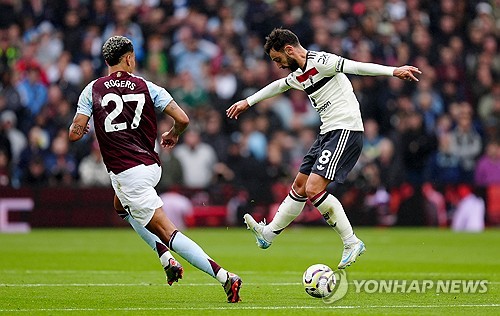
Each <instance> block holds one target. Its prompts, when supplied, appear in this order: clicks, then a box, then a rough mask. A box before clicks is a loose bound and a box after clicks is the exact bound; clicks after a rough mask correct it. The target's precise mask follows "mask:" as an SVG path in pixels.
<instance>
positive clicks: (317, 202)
mask: <svg viewBox="0 0 500 316" xmlns="http://www.w3.org/2000/svg"><path fill="white" fill-rule="evenodd" d="M311 202H312V203H313V204H314V206H316V208H317V209H318V210H319V211H320V213H321V214H322V215H323V218H324V219H325V220H326V222H327V223H328V225H330V226H331V227H332V228H333V229H334V230H335V231H336V232H337V233H338V234H339V235H340V238H342V241H343V243H344V245H347V244H352V243H355V242H357V241H358V238H357V237H356V235H354V232H353V230H352V226H351V223H350V222H349V219H348V218H347V215H346V214H345V211H344V208H343V207H342V204H341V203H340V201H339V200H338V199H337V198H336V197H334V196H333V195H331V194H329V193H328V192H326V191H323V192H321V193H319V194H317V195H316V196H315V197H313V198H312V199H311Z"/></svg>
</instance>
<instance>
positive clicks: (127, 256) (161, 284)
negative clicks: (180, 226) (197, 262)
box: [0, 227, 500, 315]
mask: <svg viewBox="0 0 500 316" xmlns="http://www.w3.org/2000/svg"><path fill="white" fill-rule="evenodd" d="M356 232H357V235H358V236H359V237H360V238H362V239H363V240H364V242H365V244H366V247H367V252H366V253H365V254H364V255H363V256H361V257H360V258H359V259H358V261H357V262H356V263H355V264H353V265H352V266H351V267H349V268H348V269H347V277H348V280H349V283H348V284H349V288H348V292H347V295H346V296H345V297H344V298H342V299H341V300H339V301H336V302H334V303H331V304H326V303H325V302H323V301H322V300H321V299H314V298H312V297H310V296H308V295H307V294H306V293H305V292H304V289H303V286H302V284H301V281H302V273H303V271H304V270H305V269H306V268H307V267H308V266H309V265H311V264H314V263H325V264H328V265H329V266H330V267H332V268H334V267H336V265H337V263H338V261H339V259H340V255H341V252H342V249H341V242H340V240H339V238H338V236H337V234H336V233H335V232H334V231H332V230H331V229H330V228H328V227H324V228H323V227H321V228H304V227H292V228H289V229H287V230H286V231H284V232H283V234H282V235H281V236H279V237H278V238H277V239H276V240H275V243H274V244H273V246H272V247H271V248H269V249H267V250H261V249H258V248H257V246H256V245H255V241H254V239H253V236H252V235H251V233H250V232H249V231H247V230H245V229H243V228H227V229H224V228H221V229H191V230H188V231H186V232H185V234H186V235H188V236H189V237H191V238H192V239H193V240H195V241H196V242H198V243H199V244H200V245H201V246H202V247H203V248H204V249H205V251H206V252H207V253H208V254H209V255H210V256H211V257H212V258H214V259H215V260H216V261H217V262H218V263H219V264H221V265H222V266H223V267H225V268H226V269H228V270H230V271H234V272H236V273H238V274H239V275H240V276H241V278H242V279H243V286H242V289H241V296H242V299H243V301H242V302H241V303H239V304H228V303H226V302H225V294H224V292H223V290H222V287H221V286H220V285H219V284H218V283H217V282H215V281H214V280H213V279H212V278H210V277H209V276H208V275H206V274H204V273H202V272H200V271H198V270H196V269H195V268H193V267H192V266H190V265H189V264H188V263H187V262H185V261H183V260H182V259H181V260H180V261H181V263H182V264H183V265H184V267H185V276H184V279H182V280H181V281H180V282H179V283H175V284H174V285H173V286H172V287H169V286H167V285H166V283H165V276H164V273H163V271H162V269H161V266H160V264H159V261H158V259H157V257H156V256H155V254H154V252H152V251H151V250H150V249H149V247H148V246H147V245H146V244H145V243H144V242H143V241H142V240H141V239H140V238H139V236H137V235H136V234H135V233H134V232H133V230H132V229H118V228H117V229H52V230H46V229H43V230H42V229H36V230H33V231H32V232H31V233H29V234H0V314H5V315H20V314H29V315H224V314H226V315H227V314H232V315H306V314H312V315H320V314H328V315H429V314H433V315H500V230H498V229H489V230H487V231H486V232H484V233H481V234H467V233H455V232H451V231H449V230H438V229H430V228H419V229H417V228H407V229H403V228H390V229H377V228H358V229H356ZM360 280H408V281H411V280H419V282H423V280H436V281H437V280H487V281H488V284H487V292H486V293H475V294H471V293H454V294H453V293H437V292H436V291H435V290H433V289H432V290H427V291H426V292H425V293H417V292H416V291H413V292H410V293H400V292H399V293H385V292H384V293H379V292H375V293H368V292H366V291H360V292H359V293H356V290H355V284H354V281H360Z"/></svg>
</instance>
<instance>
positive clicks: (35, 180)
mask: <svg viewBox="0 0 500 316" xmlns="http://www.w3.org/2000/svg"><path fill="white" fill-rule="evenodd" d="M21 183H22V184H23V185H26V186H28V187H40V188H41V187H45V186H47V185H48V184H49V176H48V172H47V169H46V168H45V163H44V158H43V157H42V156H40V155H35V156H32V157H31V159H30V161H29V162H28V167H27V170H26V172H25V173H23V177H22V179H21Z"/></svg>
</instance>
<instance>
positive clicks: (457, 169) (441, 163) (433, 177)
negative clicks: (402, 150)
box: [424, 133, 463, 188]
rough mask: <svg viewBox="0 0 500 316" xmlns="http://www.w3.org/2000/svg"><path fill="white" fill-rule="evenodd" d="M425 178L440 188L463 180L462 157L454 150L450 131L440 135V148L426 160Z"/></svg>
mask: <svg viewBox="0 0 500 316" xmlns="http://www.w3.org/2000/svg"><path fill="white" fill-rule="evenodd" d="M424 179H425V181H428V182H431V183H434V184H435V185H437V187H438V188H443V187H444V186H445V185H446V184H454V183H459V182H460V181H462V179H463V172H462V167H461V164H460V157H459V156H458V155H456V154H455V153H454V152H452V147H451V134H450V133H444V134H441V135H439V136H438V149H437V151H436V152H435V153H433V154H432V155H431V156H430V157H429V159H428V161H427V162H426V167H425V171H424Z"/></svg>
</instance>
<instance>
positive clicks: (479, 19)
mask: <svg viewBox="0 0 500 316" xmlns="http://www.w3.org/2000/svg"><path fill="white" fill-rule="evenodd" d="M280 26H282V27H285V28H289V29H291V30H292V31H293V32H295V33H296V34H297V35H298V36H299V39H300V41H301V44H302V45H303V46H304V47H306V48H307V49H311V50H324V51H328V52H331V53H334V54H337V55H341V56H344V57H346V58H350V59H353V60H357V61H363V62H375V63H380V64H385V65H391V66H400V65H404V64H411V65H415V66H417V67H419V68H420V70H421V71H422V72H423V74H422V75H420V76H419V79H420V81H419V82H418V83H415V82H410V83H409V82H405V81H401V80H399V79H396V78H389V77H356V76H351V77H350V79H351V81H352V84H353V86H354V91H355V93H356V95H357V97H358V100H359V102H360V106H361V112H362V115H363V118H364V124H365V140H364V142H365V144H364V149H363V152H362V156H361V158H360V160H359V162H358V163H357V165H356V167H355V168H354V170H353V171H352V172H351V174H350V177H349V179H348V181H347V182H346V183H345V184H344V185H343V186H339V187H332V188H329V189H331V191H332V192H333V193H334V194H336V195H337V196H338V197H339V199H341V201H342V202H343V204H344V206H345V208H346V212H347V213H348V216H349V218H350V220H351V222H352V223H353V225H355V226H359V225H370V226H438V227H443V228H445V227H451V228H453V229H456V230H468V231H481V230H483V229H484V227H485V226H495V225H499V224H500V131H499V128H500V80H499V78H500V54H499V48H498V44H499V35H500V0H491V1H473V0H432V1H431V0H406V1H402V0H386V1H382V0H324V1H322V0H308V1H306V0H287V1H285V0H275V1H272V0H268V1H259V0H250V1H236V0H226V1H224V0H113V1H108V0H67V1H63V0H25V1H21V0H0V231H16V230H18V231H23V230H28V229H29V227H96V226H120V225H125V224H124V223H123V222H122V221H121V220H120V218H119V217H118V216H117V215H116V214H115V212H114V211H113V205H112V197H113V191H112V189H111V185H110V181H109V177H108V175H107V173H106V169H105V167H104V165H103V163H102V158H101V156H100V151H99V146H98V144H97V142H96V140H95V136H94V133H93V131H92V129H91V132H90V133H89V134H87V135H86V136H85V137H84V139H83V140H82V141H80V142H77V143H70V142H69V141H68V136H67V134H68V127H69V125H70V124H71V121H72V118H73V116H74V114H75V111H76V104H77V100H78V96H79V94H80V92H81V90H82V89H83V87H85V85H87V84H88V83H89V82H90V81H92V80H93V79H95V78H97V77H98V76H102V75H104V74H106V70H107V69H106V65H105V64H104V62H103V59H102V56H101V46H102V44H103V43H104V41H105V40H106V39H107V38H108V37H110V36H112V35H124V36H127V37H129V38H130V39H131V40H132V42H133V43H134V46H135V50H136V57H137V71H136V74H137V75H139V76H143V77H145V78H146V79H148V80H151V81H153V82H155V83H156V84H159V85H161V86H163V87H165V88H166V89H167V90H168V91H169V92H170V93H171V94H172V96H173V97H174V99H175V100H176V101H177V102H178V103H179V105H180V106H181V107H182V108H183V109H184V110H185V111H186V112H187V113H188V115H189V116H190V118H191V125H190V127H189V130H188V131H187V132H186V133H185V134H184V135H183V137H182V139H181V142H180V143H179V144H178V145H177V146H176V147H175V148H174V149H173V150H159V152H160V156H161V159H162V161H163V175H162V179H161V181H160V183H159V185H158V187H157V190H158V192H159V194H161V197H162V199H163V200H164V201H165V210H166V212H167V213H168V214H169V216H171V218H172V219H173V220H174V222H176V224H177V225H178V226H179V227H181V228H182V227H193V226H226V225H227V226H229V225H241V224H242V223H241V220H242V219H241V216H242V214H243V213H245V212H251V213H253V214H254V216H255V217H256V218H261V219H262V218H267V217H270V216H271V217H272V214H273V212H275V211H276V209H277V207H278V205H279V203H281V201H282V199H283V198H284V197H285V196H286V194H287V193H288V191H289V188H290V185H291V183H292V181H293V177H294V176H295V174H296V172H297V170H298V166H299V165H300V162H301V160H302V157H303V155H304V154H305V153H306V152H307V150H308V148H309V146H310V145H311V144H312V142H313V141H314V139H315V137H316V134H317V132H318V127H319V123H320V122H319V119H318V115H317V113H315V111H314V109H313V108H312V107H311V106H310V104H309V100H308V98H307V95H306V94H305V93H304V92H301V91H288V92H287V93H285V94H283V95H280V96H277V97H274V98H272V99H269V100H266V101H263V102H261V103H259V104H258V105H256V106H255V107H252V108H251V110H249V111H247V112H246V113H245V114H244V115H242V116H241V117H240V119H239V120H229V119H227V118H226V116H225V110H226V109H227V108H228V107H229V106H230V105H231V104H232V103H233V102H235V101H237V100H240V99H242V98H245V97H247V96H249V95H250V94H252V93H254V92H255V91H257V90H258V89H259V88H261V87H263V86H264V85H266V84H267V83H269V82H271V81H273V80H275V79H278V78H280V77H283V76H286V75H287V74H288V72H287V71H286V70H280V69H278V68H277V67H276V66H275V65H273V64H272V63H271V62H270V60H269V58H268V56H266V55H265V53H264V51H263V44H264V41H265V36H266V35H268V34H269V32H270V31H271V30H272V29H273V28H275V27H280ZM158 119H159V120H158V124H159V132H163V131H165V130H167V129H168V128H170V126H171V124H172V122H171V120H169V119H167V118H165V117H164V116H162V115H159V117H158ZM20 223H24V226H23V225H22V224H20ZM297 223H307V224H323V220H322V218H321V216H320V215H319V212H317V211H316V210H314V208H313V207H312V206H311V205H308V206H307V207H306V209H305V210H304V212H303V213H302V214H301V216H300V217H299V218H298V220H297Z"/></svg>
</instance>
